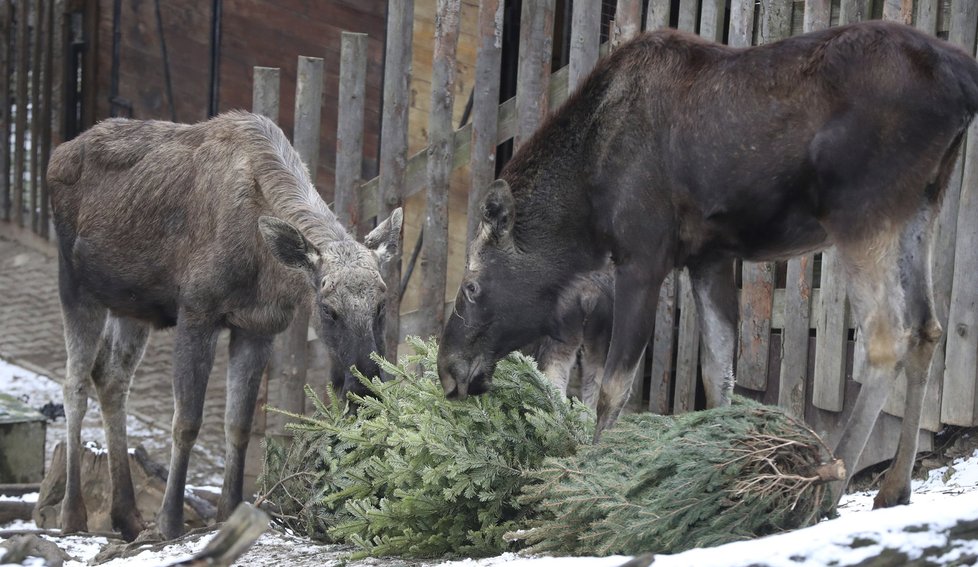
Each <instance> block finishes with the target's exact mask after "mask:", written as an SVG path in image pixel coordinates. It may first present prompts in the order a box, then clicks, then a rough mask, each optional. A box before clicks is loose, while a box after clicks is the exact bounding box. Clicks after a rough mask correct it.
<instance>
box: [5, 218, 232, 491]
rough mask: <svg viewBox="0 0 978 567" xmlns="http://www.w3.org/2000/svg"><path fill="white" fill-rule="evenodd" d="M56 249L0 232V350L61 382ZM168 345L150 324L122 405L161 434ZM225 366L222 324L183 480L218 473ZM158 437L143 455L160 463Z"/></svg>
mask: <svg viewBox="0 0 978 567" xmlns="http://www.w3.org/2000/svg"><path fill="white" fill-rule="evenodd" d="M4 224H5V223H2V222H0V225H4ZM0 228H3V227H2V226H0ZM56 254H57V253H56V251H55V248H54V247H53V246H50V245H47V244H36V243H34V242H33V241H32V243H31V245H30V246H28V245H26V244H24V243H22V242H20V241H15V240H13V239H12V238H10V237H9V234H6V233H5V232H0V357H2V358H4V359H7V360H9V361H10V362H13V363H15V364H19V365H21V366H24V367H26V368H28V369H30V370H34V371H36V372H38V373H40V374H44V375H47V376H49V377H51V378H53V379H55V380H57V381H59V382H61V381H63V380H64V374H65V360H66V358H65V344H64V335H63V330H62V323H61V307H60V303H59V300H58V260H57V255H56ZM172 353H173V334H172V332H169V331H155V332H154V333H153V334H152V336H151V337H150V341H149V345H148V347H147V349H146V354H145V356H144V357H143V361H142V363H141V364H140V365H139V367H138V368H137V370H136V375H135V377H134V378H133V383H132V388H131V391H130V394H129V410H130V413H131V414H133V415H135V416H137V417H138V418H139V419H141V420H142V421H145V422H147V425H150V426H151V427H155V428H157V429H159V432H160V435H161V436H166V438H168V437H169V429H170V422H171V420H172V419H173V393H172V378H171V365H170V360H171V356H172ZM226 369H227V333H226V332H225V333H222V335H221V338H220V342H219V344H218V349H217V358H216V360H215V363H214V369H213V371H212V372H211V379H210V381H209V382H208V385H207V398H206V402H205V405H204V424H203V427H202V428H201V431H200V436H199V437H198V440H197V446H196V447H195V448H194V454H193V456H192V457H191V462H190V474H189V475H188V482H190V483H196V482H200V481H202V480H204V479H210V478H213V477H214V476H215V474H217V475H220V474H223V463H224V429H223V428H224V425H223V423H224V407H225V393H226V384H225V372H226ZM2 390H3V384H0V391H2ZM92 395H93V396H94V392H92ZM83 441H84V440H83ZM158 445H159V446H161V447H166V449H163V450H162V452H157V454H151V456H152V457H153V459H154V460H156V461H157V462H159V463H160V464H164V465H166V464H168V463H169V443H168V442H167V443H159V444H158ZM249 453H250V451H249Z"/></svg>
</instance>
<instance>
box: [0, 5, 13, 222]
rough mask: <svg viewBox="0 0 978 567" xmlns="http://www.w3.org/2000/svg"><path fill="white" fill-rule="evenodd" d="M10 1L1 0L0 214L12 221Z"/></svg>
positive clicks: (11, 28) (11, 29) (4, 218)
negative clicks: (0, 141)
mask: <svg viewBox="0 0 978 567" xmlns="http://www.w3.org/2000/svg"><path fill="white" fill-rule="evenodd" d="M11 24H12V11H11V6H10V0H0V136H2V138H0V139H2V143H0V207H2V210H0V214H2V215H3V220H5V221H9V220H10V207H11V205H12V201H11V197H12V196H11V194H10V191H11V186H10V87H11V80H10V79H11V77H12V76H13V75H12V73H11V69H12V62H13V55H12V53H11V46H10V38H11V33H12V31H13V26H12V25H11Z"/></svg>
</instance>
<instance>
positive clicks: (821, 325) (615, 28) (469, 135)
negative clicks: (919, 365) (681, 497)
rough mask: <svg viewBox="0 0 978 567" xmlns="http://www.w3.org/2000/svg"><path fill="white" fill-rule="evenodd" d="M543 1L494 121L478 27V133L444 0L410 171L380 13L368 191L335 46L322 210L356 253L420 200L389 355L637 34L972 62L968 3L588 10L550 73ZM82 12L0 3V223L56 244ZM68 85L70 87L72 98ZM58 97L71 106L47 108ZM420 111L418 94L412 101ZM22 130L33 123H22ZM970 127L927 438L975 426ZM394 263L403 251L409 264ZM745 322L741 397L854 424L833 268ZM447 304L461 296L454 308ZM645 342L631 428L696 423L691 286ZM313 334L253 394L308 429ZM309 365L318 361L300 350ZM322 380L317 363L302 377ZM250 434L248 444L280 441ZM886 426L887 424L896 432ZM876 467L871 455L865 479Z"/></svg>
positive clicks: (395, 32)
mask: <svg viewBox="0 0 978 567" xmlns="http://www.w3.org/2000/svg"><path fill="white" fill-rule="evenodd" d="M555 3H556V2H555V0H536V1H532V2H531V1H526V0H524V2H523V3H522V13H521V18H520V20H521V30H520V34H519V35H520V50H519V62H518V67H519V68H518V89H517V94H516V96H515V97H514V98H512V99H510V100H507V101H505V102H503V103H502V104H499V101H498V97H499V88H500V85H499V81H500V74H501V73H500V71H501V50H502V39H501V38H502V32H503V9H504V1H503V0H482V1H481V2H480V4H479V13H478V20H477V22H476V27H477V30H478V31H477V33H478V37H479V49H478V54H477V60H476V64H475V86H474V91H473V96H472V111H471V120H470V122H469V123H468V124H466V125H465V126H463V127H461V128H458V129H456V128H454V127H453V126H452V123H451V108H452V104H453V93H454V92H455V88H454V81H455V76H454V73H455V49H456V45H457V41H458V34H459V26H460V25H461V19H460V17H459V14H460V2H459V0H438V3H437V18H436V22H437V27H436V33H435V37H434V43H435V46H434V50H433V53H434V60H433V64H432V77H431V85H432V90H431V93H429V94H430V97H431V113H430V122H429V124H428V125H427V132H428V136H429V146H428V147H427V148H426V149H424V150H423V151H420V152H418V153H416V154H414V155H408V152H407V148H408V142H407V140H408V136H407V133H408V127H409V124H408V105H409V101H410V97H411V96H412V93H410V92H409V82H410V81H409V79H410V72H411V63H410V62H411V53H412V45H411V42H412V25H413V8H414V3H413V1H412V0H403V1H398V2H391V3H390V7H389V11H388V22H387V41H386V62H385V76H384V93H383V101H384V103H383V122H382V132H381V136H382V141H381V152H380V157H379V163H380V170H379V171H380V175H379V177H377V178H375V179H371V180H361V179H360V177H359V176H360V171H361V160H362V158H363V149H362V146H363V113H364V109H363V101H364V89H365V72H364V69H365V67H366V50H365V45H366V41H365V38H364V37H363V36H362V35H361V34H352V33H348V34H344V36H343V40H342V57H341V60H342V64H341V69H340V79H339V115H338V120H337V152H336V156H337V158H336V159H337V163H336V186H335V203H334V210H335V211H336V212H337V214H338V215H339V216H340V218H341V219H342V220H343V222H344V223H346V224H347V226H348V227H349V228H351V229H352V230H355V231H357V232H358V233H360V234H363V233H364V232H365V231H366V230H368V229H369V227H370V226H371V225H372V223H373V219H375V218H384V217H385V216H386V215H387V214H388V213H389V212H390V211H391V210H392V209H394V208H395V207H398V206H401V205H403V203H404V202H405V199H407V198H408V197H409V196H411V195H414V194H417V193H419V192H422V191H424V192H426V203H427V205H426V211H425V214H424V218H425V222H424V241H423V247H422V250H421V258H422V261H421V263H420V266H421V268H420V269H421V278H422V280H423V281H424V288H425V290H426V292H425V293H424V294H423V297H422V303H421V308H420V309H419V310H418V311H415V312H411V313H401V312H400V309H399V299H400V287H401V286H400V285H396V284H391V282H400V280H401V277H402V276H401V273H400V272H401V262H400V261H396V262H392V266H391V269H390V270H389V272H388V273H386V274H384V276H385V279H386V281H387V282H388V290H389V294H390V295H389V297H388V308H389V310H390V312H389V314H388V325H389V329H388V331H389V332H388V336H387V338H386V342H387V344H388V352H394V347H395V346H396V345H397V344H398V343H399V342H400V341H402V340H403V337H404V336H405V335H408V334H423V335H427V334H437V333H438V332H439V330H440V327H441V325H442V324H443V321H444V314H445V310H446V308H447V305H446V303H445V300H446V289H445V287H446V284H445V282H446V278H447V273H448V272H449V271H450V270H453V269H455V270H457V269H459V267H458V266H452V265H449V263H448V253H447V237H448V235H449V231H464V232H465V233H467V234H468V235H471V234H472V232H473V230H474V227H475V223H476V222H477V219H478V217H479V214H478V209H479V205H480V203H481V199H482V195H483V190H484V189H485V188H486V187H487V186H488V185H489V182H490V181H491V180H492V179H493V177H494V175H495V171H496V166H497V164H496V161H495V155H496V152H495V150H496V147H497V146H498V145H499V144H502V143H503V142H506V141H508V140H511V139H512V140H514V141H515V144H516V145H517V146H518V145H519V144H520V142H521V141H522V140H525V139H526V137H527V136H529V135H530V134H531V133H532V131H533V130H534V129H535V128H536V127H537V126H538V125H539V124H540V122H541V121H542V120H543V119H544V118H545V117H546V115H547V113H548V112H551V111H552V110H553V109H555V108H556V107H557V106H559V105H560V104H561V103H562V102H563V101H564V100H565V99H566V98H567V95H568V92H570V91H573V89H574V87H575V86H576V85H577V84H579V83H580V81H581V80H582V78H583V77H584V76H586V74H587V73H588V71H589V70H590V69H591V67H592V66H593V65H594V63H595V61H597V59H598V57H599V56H600V54H601V53H602V52H603V51H607V50H608V49H614V48H615V47H616V46H617V45H620V44H621V43H622V42H624V41H626V40H627V39H628V38H629V37H631V36H632V35H634V34H636V33H639V31H640V30H642V29H655V28H658V27H661V26H664V25H673V26H676V27H679V28H681V29H685V30H688V31H692V32H695V33H699V34H700V35H702V36H704V37H707V38H709V39H712V40H717V41H726V42H727V43H729V44H730V45H734V46H748V45H753V44H761V43H767V42H772V41H776V40H777V39H780V38H783V37H786V36H788V35H791V34H795V33H801V32H802V31H810V30H817V29H822V28H825V27H827V26H829V25H836V24H838V23H846V22H853V21H857V20H860V19H866V18H874V17H875V18H880V17H881V18H886V19H891V20H897V21H902V22H905V23H908V24H911V25H914V26H916V27H918V28H920V29H923V30H925V31H926V32H927V33H935V34H938V35H940V36H942V37H944V38H947V39H949V40H950V41H952V42H954V43H956V44H959V45H961V46H962V47H964V48H965V49H966V50H968V51H969V52H971V53H974V50H975V38H976V29H978V2H975V1H974V0H917V1H911V0H875V1H873V0H841V2H840V1H839V0H834V1H830V0H807V1H804V2H801V1H795V2H792V1H790V0H760V1H757V0H671V1H670V0H647V1H644V0H618V1H617V6H616V10H615V18H614V20H613V22H612V24H611V25H610V27H609V28H608V31H609V33H608V35H609V37H610V40H609V42H608V43H607V44H605V45H599V38H600V32H601V19H600V18H601V15H600V9H599V5H598V3H597V2H583V1H577V2H573V4H572V13H571V14H570V18H571V22H570V25H569V29H570V33H569V39H570V45H569V54H570V56H569V57H570V61H569V65H567V66H565V67H563V68H561V69H557V70H556V71H553V70H552V69H551V68H550V65H551V61H552V57H551V50H552V49H554V46H553V41H552V37H553V28H554V13H555ZM91 4H92V3H91V2H78V1H71V0H54V1H53V2H40V3H37V2H30V1H28V0H0V32H2V33H0V37H4V38H5V39H7V40H8V41H4V42H3V45H0V67H2V68H3V70H4V72H3V73H0V81H2V82H0V129H2V130H3V132H4V133H5V137H4V138H3V140H4V143H2V144H0V171H2V172H3V174H2V175H0V194H2V198H3V218H4V220H6V221H8V222H11V223H14V224H18V225H21V226H25V227H29V228H30V230H32V231H34V232H36V233H37V234H38V235H39V236H40V237H44V238H48V237H50V232H49V215H48V207H47V203H46V188H45V183H44V178H43V171H44V166H45V164H46V159H47V155H48V153H49V151H50V147H51V145H52V144H55V143H57V142H58V141H59V140H60V139H62V138H64V137H65V136H66V135H68V136H70V134H71V132H72V131H73V129H74V130H77V129H78V128H79V127H83V126H84V125H85V124H86V123H87V122H88V121H90V120H91V113H90V110H86V109H85V108H83V106H82V105H80V104H76V103H74V102H73V99H72V98H71V96H70V95H71V93H72V92H75V93H77V92H79V90H80V89H83V88H85V82H84V81H83V80H82V81H79V79H78V77H83V78H84V77H86V76H90V75H91V72H92V71H91V69H90V67H89V65H90V64H89V63H88V61H90V58H86V57H87V55H86V52H85V40H86V37H87V36H86V33H88V28H87V27H86V24H85V21H86V20H85V17H84V16H85V10H86V9H87V8H86V7H87V6H90V5H91ZM322 67H323V61H322V60H321V59H317V58H310V57H303V58H300V65H299V73H298V77H297V81H298V85H297V88H296V120H295V124H296V129H295V131H294V133H293V142H294V144H295V146H296V148H297V149H298V151H299V153H300V154H301V155H302V156H303V159H305V160H306V163H307V165H309V166H310V167H311V168H313V170H315V166H316V164H315V161H316V159H317V156H318V155H319V152H318V143H319V139H320V137H319V136H318V124H319V123H320V120H319V112H320V108H321V105H320V104H319V102H320V101H321V100H322V94H323V93H322V90H323V84H324V81H323V75H322V73H323V68H322ZM69 82H70V84H69ZM278 90H279V73H278V71H277V70H276V69H271V68H256V69H255V74H254V106H253V108H254V110H255V111H256V112H260V113H263V114H265V115H268V116H269V117H271V118H273V119H276V120H277V119H278V108H279V104H278ZM58 93H68V94H67V95H64V96H61V97H59V96H58ZM418 96H423V95H418ZM29 113H30V115H29ZM976 128H978V126H972V129H971V130H970V131H969V134H968V138H967V141H966V145H965V150H964V152H963V153H962V158H961V159H960V160H959V161H958V164H957V165H956V167H955V170H954V175H953V176H952V179H951V183H950V187H949V189H948V195H947V198H946V202H945V206H944V208H943V211H942V214H941V218H940V225H939V230H938V242H937V245H936V246H935V259H934V281H935V291H936V297H937V303H938V312H939V317H940V319H941V322H942V324H944V327H945V329H946V330H947V333H946V341H944V342H942V343H941V345H940V346H939V348H938V354H937V356H936V360H935V363H934V365H933V367H932V368H931V377H932V379H931V383H930V387H929V389H928V392H927V401H926V404H925V412H924V420H923V424H924V427H925V428H926V429H928V430H930V431H936V430H937V429H938V428H939V427H940V425H941V424H942V423H947V424H955V425H967V426H971V425H976V424H978V415H976V414H978V395H976V391H975V389H976V380H978V321H976V320H975V319H976V315H975V309H976V305H978V286H975V285H973V283H971V279H972V277H973V276H974V275H975V274H976V273H978V222H976V219H978V195H976V190H978V139H976V136H978V133H976ZM459 168H467V169H468V178H469V179H470V180H471V187H470V191H469V197H468V199H469V200H468V211H469V215H468V222H467V225H466V226H449V224H448V211H447V210H446V199H447V194H448V182H449V181H448V180H449V178H450V176H451V174H452V172H453V171H455V170H457V169H459ZM402 248H403V247H402ZM739 270H740V271H739V280H738V281H740V282H741V286H742V287H741V314H742V322H741V325H740V329H739V331H740V332H739V347H738V351H737V374H738V389H739V390H740V391H741V392H743V393H746V394H748V395H751V396H753V397H756V398H758V399H762V400H764V401H766V402H769V403H777V404H780V405H782V406H784V407H785V408H787V409H788V410H789V411H790V412H792V413H794V414H796V415H800V416H804V417H805V418H806V419H807V420H808V421H809V422H810V423H811V424H813V426H814V427H816V429H817V430H819V431H821V432H822V433H825V434H827V435H828V436H829V437H832V435H833V433H834V432H835V431H836V429H837V424H838V423H839V422H840V420H841V419H842V418H843V417H844V416H845V415H846V412H847V410H848V409H849V408H850V406H851V404H852V402H853V400H854V394H855V392H857V391H858V381H859V379H860V376H861V372H862V357H861V355H860V354H859V353H860V348H859V338H858V337H857V336H855V333H854V330H853V328H852V322H851V321H850V318H849V314H848V307H847V303H846V299H845V289H844V282H843V280H842V278H841V277H840V274H839V270H838V267H837V266H836V263H835V261H834V257H833V254H832V252H831V251H827V252H825V253H823V254H816V255H811V256H807V257H802V258H798V259H795V260H792V261H790V262H787V263H779V264H750V263H748V264H744V265H743V266H742V267H739ZM447 291H448V293H453V291H454V290H447ZM654 316H655V331H654V335H653V338H652V340H651V342H650V344H649V345H648V348H647V349H646V360H645V366H644V371H643V373H642V380H641V384H638V385H637V386H636V388H635V390H634V394H633V399H632V401H631V407H632V409H648V410H651V411H656V412H660V413H670V412H683V411H690V410H693V409H695V408H697V407H700V406H701V404H702V392H701V388H700V387H699V386H698V378H699V365H698V361H699V337H698V331H699V330H698V328H697V322H696V318H695V308H694V305H693V300H692V294H691V291H690V285H689V280H688V276H687V275H686V274H685V273H682V272H676V273H674V274H672V275H671V276H670V277H669V278H667V280H666V282H665V284H664V285H663V286H662V290H661V292H660V300H659V308H658V311H657V313H656V314H655V315H654ZM309 332H310V330H309V323H308V316H305V317H298V318H297V320H296V321H295V322H294V324H293V326H292V328H291V329H290V330H289V331H288V332H286V333H284V334H283V335H282V336H281V337H280V338H279V340H278V348H277V349H276V355H275V356H274V357H273V360H272V362H271V363H270V368H269V372H268V381H267V383H266V384H265V385H264V386H263V396H264V401H265V402H267V403H269V404H270V405H274V406H277V407H280V408H283V409H287V410H292V411H302V409H303V404H304V400H303V399H302V390H301V386H302V385H303V384H305V383H306V382H307V381H312V382H313V383H314V385H318V384H317V381H318V380H319V379H320V378H319V376H320V374H321V373H320V372H316V373H313V374H308V373H307V369H308V368H309V366H310V364H311V363H310V360H313V361H315V360H316V357H317V355H316V352H315V349H316V348H318V347H317V346H316V344H317V343H316V342H315V341H312V342H310V340H309V338H310V336H309ZM310 349H312V350H311V351H310ZM312 364H313V365H315V364H314V363H312ZM902 399H903V388H902V387H900V386H899V385H898V386H897V388H896V390H895V391H894V394H893V395H892V396H891V401H890V403H889V404H888V405H887V411H888V412H889V413H890V414H892V415H895V416H899V414H900V411H901V404H902ZM267 419H268V423H267V424H266V420H265V417H264V416H262V417H261V418H260V419H259V423H258V424H257V425H258V426H257V428H256V433H258V434H260V433H261V432H262V431H263V430H264V429H265V426H266V425H267V427H268V429H269V430H270V431H277V430H279V427H280V424H279V423H277V422H275V421H274V419H275V418H274V417H272V414H269V415H268V417H267ZM894 422H895V420H894V419H891V418H885V419H882V420H881V422H880V424H879V432H878V434H879V435H880V437H879V439H878V440H879V441H885V442H878V443H877V442H874V443H872V446H875V447H878V448H879V451H880V454H885V453H886V452H887V451H891V450H892V442H895V435H894V434H893V424H894ZM896 423H898V421H896ZM873 458H874V456H873V455H870V456H867V459H869V460H872V459H873Z"/></svg>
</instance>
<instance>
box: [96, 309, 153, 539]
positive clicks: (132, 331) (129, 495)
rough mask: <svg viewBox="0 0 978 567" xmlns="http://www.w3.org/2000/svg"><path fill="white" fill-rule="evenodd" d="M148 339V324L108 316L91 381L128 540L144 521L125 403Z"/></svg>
mask: <svg viewBox="0 0 978 567" xmlns="http://www.w3.org/2000/svg"><path fill="white" fill-rule="evenodd" d="M148 339H149V327H147V326H146V325H145V324H142V323H139V322H137V321H134V320H132V319H124V318H117V317H109V320H108V323H107V325H106V327H105V340H104V342H103V347H102V350H101V351H100V353H99V359H100V361H101V360H102V359H104V361H105V363H104V364H102V363H99V364H96V371H94V372H93V373H92V381H93V382H94V384H95V391H96V393H97V394H98V399H99V404H100V405H101V406H102V426H103V427H104V429H105V439H106V441H107V442H108V446H109V447H108V449H109V477H110V478H111V480H112V509H111V517H112V526H113V527H114V528H115V529H117V530H119V531H120V532H122V537H123V538H124V539H125V540H126V541H132V540H134V539H136V536H137V535H139V532H140V531H142V529H143V520H142V517H140V515H139V510H138V509H137V508H136V497H135V493H134V491H133V487H132V476H131V474H130V472H129V450H128V447H127V441H126V402H127V400H128V397H129V386H130V384H131V382H132V375H133V372H134V371H135V370H136V366H137V365H138V364H139V361H140V360H142V357H143V352H144V351H145V350H146V342H147V340H148Z"/></svg>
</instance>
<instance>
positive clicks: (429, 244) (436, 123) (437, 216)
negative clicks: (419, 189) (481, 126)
mask: <svg viewBox="0 0 978 567" xmlns="http://www.w3.org/2000/svg"><path fill="white" fill-rule="evenodd" d="M461 9H462V6H461V2H460V0H438V4H437V10H438V12H437V16H436V18H435V51H434V59H433V60H432V74H431V112H430V113H429V114H428V194H427V199H426V200H425V220H424V241H423V242H422V246H421V303H420V305H421V310H422V311H424V312H426V313H427V314H428V315H427V317H426V318H425V320H426V322H427V325H426V329H425V330H424V331H423V332H422V333H421V336H422V337H428V336H436V337H437V336H440V335H441V329H442V327H444V326H445V309H444V308H443V305H444V304H445V291H446V289H445V288H446V279H447V277H448V275H447V274H448V190H449V185H450V183H451V176H452V152H453V151H454V149H455V147H454V145H453V144H452V141H453V140H452V137H453V134H454V128H453V126H452V108H453V106H454V104H455V53H456V50H457V48H458V32H459V21H460V12H461Z"/></svg>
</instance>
